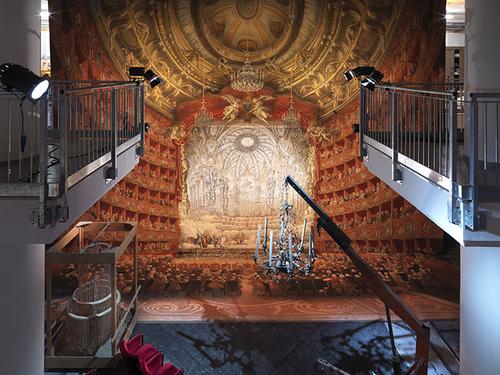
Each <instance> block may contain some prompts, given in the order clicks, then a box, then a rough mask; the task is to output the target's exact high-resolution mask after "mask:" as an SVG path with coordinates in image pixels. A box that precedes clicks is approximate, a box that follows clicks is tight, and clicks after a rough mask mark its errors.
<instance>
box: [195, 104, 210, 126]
mask: <svg viewBox="0 0 500 375" xmlns="http://www.w3.org/2000/svg"><path fill="white" fill-rule="evenodd" d="M213 121H214V115H213V113H212V112H210V111H209V110H208V109H207V107H206V105H205V99H203V100H202V102H201V108H200V110H199V111H198V114H197V116H196V120H195V123H196V125H197V126H210V125H211V124H212V123H213Z"/></svg>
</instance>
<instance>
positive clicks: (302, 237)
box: [299, 219, 307, 254]
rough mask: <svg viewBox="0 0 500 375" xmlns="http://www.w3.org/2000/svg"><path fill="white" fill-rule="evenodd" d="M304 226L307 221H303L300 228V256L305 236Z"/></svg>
mask: <svg viewBox="0 0 500 375" xmlns="http://www.w3.org/2000/svg"><path fill="white" fill-rule="evenodd" d="M306 225H307V219H304V225H303V226H302V236H301V237H300V248H299V252H300V253H301V254H302V250H303V249H304V236H305V234H306Z"/></svg>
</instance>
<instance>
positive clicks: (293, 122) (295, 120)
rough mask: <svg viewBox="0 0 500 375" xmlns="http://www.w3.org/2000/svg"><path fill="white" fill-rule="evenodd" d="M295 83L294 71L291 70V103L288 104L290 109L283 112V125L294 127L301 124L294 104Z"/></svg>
mask: <svg viewBox="0 0 500 375" xmlns="http://www.w3.org/2000/svg"><path fill="white" fill-rule="evenodd" d="M292 90H293V83H292V72H290V103H289V104H288V111H286V112H285V113H283V116H281V122H282V123H283V125H286V126H289V127H293V126H298V125H300V118H299V116H298V115H297V110H296V109H295V106H294V104H293V93H292Z"/></svg>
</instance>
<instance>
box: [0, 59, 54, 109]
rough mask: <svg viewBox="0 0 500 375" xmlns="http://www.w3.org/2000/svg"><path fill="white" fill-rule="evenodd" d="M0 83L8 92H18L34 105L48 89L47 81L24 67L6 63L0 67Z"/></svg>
mask: <svg viewBox="0 0 500 375" xmlns="http://www.w3.org/2000/svg"><path fill="white" fill-rule="evenodd" d="M0 82H1V83H2V84H3V85H4V86H5V88H6V89H7V90H9V91H14V90H16V91H19V92H21V93H22V94H23V95H24V96H25V97H27V98H28V99H29V100H30V101H32V102H33V103H36V102H37V101H38V100H39V99H40V98H41V97H42V96H43V95H44V94H45V93H46V92H47V90H48V89H49V85H50V83H49V80H48V79H47V78H45V77H40V76H37V75H36V74H35V73H33V72H32V71H31V70H29V69H28V68H25V67H24V66H21V65H17V64H12V63H6V64H2V65H0Z"/></svg>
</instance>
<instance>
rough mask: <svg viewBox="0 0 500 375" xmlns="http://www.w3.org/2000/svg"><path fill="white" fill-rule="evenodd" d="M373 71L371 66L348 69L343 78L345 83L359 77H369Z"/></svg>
mask: <svg viewBox="0 0 500 375" xmlns="http://www.w3.org/2000/svg"><path fill="white" fill-rule="evenodd" d="M374 71H375V68H374V67H373V66H358V67H356V68H354V69H350V70H348V71H346V72H345V73H344V78H345V79H346V80H347V81H350V80H351V79H353V78H355V77H359V76H369V75H370V74H372V73H373V72H374Z"/></svg>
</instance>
